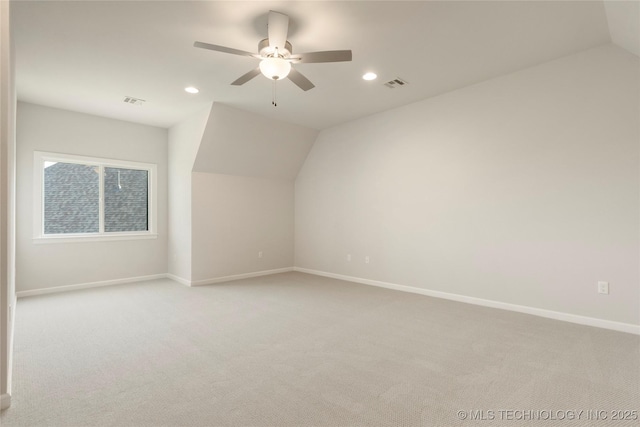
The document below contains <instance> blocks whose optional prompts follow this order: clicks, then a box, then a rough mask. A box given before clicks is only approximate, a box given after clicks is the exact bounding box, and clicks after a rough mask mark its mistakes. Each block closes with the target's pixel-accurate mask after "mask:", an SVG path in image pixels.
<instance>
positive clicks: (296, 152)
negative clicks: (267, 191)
mask: <svg viewBox="0 0 640 427" xmlns="http://www.w3.org/2000/svg"><path fill="white" fill-rule="evenodd" d="M317 134H318V131H316V130H314V129H309V128H305V127H302V126H297V125H292V124H289V123H284V122H280V121H277V120H273V119H268V118H265V117H262V116H260V115H257V114H254V113H248V112H246V111H242V110H238V109H236V108H232V107H229V106H226V105H222V104H217V103H214V104H213V106H212V108H211V113H210V114H209V121H208V122H207V126H206V128H205V131H204V135H203V137H202V142H201V143H200V148H199V149H198V155H197V157H196V161H195V163H194V165H193V171H194V172H209V173H219V174H226V175H242V176H251V177H262V178H271V179H284V180H289V181H293V180H294V179H295V177H296V176H297V175H298V171H299V170H300V167H302V164H303V163H304V160H305V159H306V158H307V154H308V153H309V150H311V146H312V145H313V142H314V141H315V139H316V136H317Z"/></svg>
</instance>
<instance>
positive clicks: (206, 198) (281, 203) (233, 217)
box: [192, 172, 294, 281]
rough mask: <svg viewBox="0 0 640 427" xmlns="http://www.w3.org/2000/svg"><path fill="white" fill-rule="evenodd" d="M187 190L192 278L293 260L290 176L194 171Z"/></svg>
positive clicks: (255, 269) (247, 270)
mask: <svg viewBox="0 0 640 427" xmlns="http://www.w3.org/2000/svg"><path fill="white" fill-rule="evenodd" d="M192 192H193V198H192V211H193V217H192V220H193V235H192V239H193V246H192V254H193V255H192V256H193V260H192V261H193V263H192V269H193V270H192V273H193V280H194V281H198V280H208V279H215V278H219V277H225V276H232V275H238V274H246V273H252V272H258V271H265V270H274V269H279V268H288V267H292V266H293V195H294V193H293V181H289V180H280V179H267V178H254V177H245V176H234V175H221V174H211V173H201V172H194V173H193V180H192ZM259 252H262V257H259V254H258V253H259Z"/></svg>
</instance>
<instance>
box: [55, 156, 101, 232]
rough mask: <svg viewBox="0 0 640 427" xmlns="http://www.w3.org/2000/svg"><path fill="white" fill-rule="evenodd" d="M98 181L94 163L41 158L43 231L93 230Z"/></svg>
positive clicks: (96, 224)
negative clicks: (54, 160)
mask: <svg viewBox="0 0 640 427" xmlns="http://www.w3.org/2000/svg"><path fill="white" fill-rule="evenodd" d="M99 185H100V177H99V176H98V167H97V166H89V165H79V164H76V163H63V162H57V163H56V162H45V165H44V233H45V234H61V233H97V232H98V231H99V230H98V227H99V215H100V199H99V198H100V190H99Z"/></svg>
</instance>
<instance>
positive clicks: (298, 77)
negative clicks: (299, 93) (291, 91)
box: [289, 67, 316, 91]
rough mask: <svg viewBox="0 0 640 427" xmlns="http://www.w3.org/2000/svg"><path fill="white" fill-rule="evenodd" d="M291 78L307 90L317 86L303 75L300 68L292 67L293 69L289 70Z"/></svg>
mask: <svg viewBox="0 0 640 427" xmlns="http://www.w3.org/2000/svg"><path fill="white" fill-rule="evenodd" d="M289 80H291V81H292V82H293V83H295V84H296V86H298V87H299V88H300V89H302V90H304V91H307V90H309V89H313V88H314V87H316V86H315V85H314V84H313V83H311V81H309V79H308V78H306V77H305V76H303V75H302V73H300V72H299V71H298V70H296V69H295V68H293V67H291V71H289Z"/></svg>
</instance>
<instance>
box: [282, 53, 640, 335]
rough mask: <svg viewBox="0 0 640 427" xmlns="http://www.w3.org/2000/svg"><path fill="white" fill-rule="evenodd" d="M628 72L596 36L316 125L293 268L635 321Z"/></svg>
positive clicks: (635, 127)
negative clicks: (482, 76)
mask: <svg viewBox="0 0 640 427" xmlns="http://www.w3.org/2000/svg"><path fill="white" fill-rule="evenodd" d="M638 76H640V64H639V59H638V57H636V56H634V55H631V54H629V53H628V52H626V51H624V50H623V49H621V48H618V47H615V46H612V45H606V46H603V47H601V48H596V49H592V50H589V51H585V52H582V53H580V54H576V55H573V56H569V57H565V58H562V59H559V60H556V61H552V62H549V63H545V64H542V65H540V66H536V67H533V68H528V69H525V70H522V71H520V72H516V73H513V74H510V75H506V76H503V77H500V78H496V79H493V80H489V81H486V82H483V83H480V84H477V85H474V86H470V87H467V88H464V89H460V90H457V91H454V92H450V93H448V94H445V95H442V96H438V97H435V98H431V99H427V100H424V101H421V102H417V103H415V104H411V105H407V106H405V107H401V108H397V109H394V110H390V111H387V112H384V113H380V114H376V115H373V116H370V117H367V118H364V119H361V120H358V121H355V122H351V123H347V124H345V125H341V126H338V127H335V128H331V129H328V130H324V131H322V132H321V133H320V135H319V136H318V139H317V140H316V143H315V145H314V147H313V148H312V150H311V152H310V154H309V156H308V157H307V160H306V163H305V164H304V166H303V168H302V170H301V172H300V174H299V175H298V178H297V180H296V196H295V197H296V198H295V213H296V217H295V245H296V266H297V267H301V268H308V269H314V270H319V271H324V272H329V273H334V274H341V275H346V276H354V277H359V278H364V279H371V280H378V281H384V282H390V283H395V284H400V285H406V286H412V287H416V288H423V289H429V290H433V291H441V292H447V293H452V294H459V295H465V296H470V297H476V298H482V299H487V300H494V301H500V302H505V303H509V304H518V305H523V306H530V307H536V308H541V309H546V310H553V311H559V312H564V313H570V314H575V315H582V316H589V317H593V318H598V319H605V320H611V321H617V322H624V323H629V324H636V325H637V324H640V309H639V303H640V286H639V283H640V277H639V274H640V268H639V259H640V243H639V234H640V233H639V227H640V226H639V223H638V218H639V217H640V200H639V196H640V180H639V174H640V166H639V161H640V155H639V154H640V152H639V148H640V147H639V143H638V142H639V140H640V134H639V132H640V122H639V120H640V105H639V99H640V85H639V83H640V79H639V77H638ZM396 90H404V89H396ZM348 254H351V256H352V260H351V261H347V255H348ZM365 257H369V259H370V263H368V264H367V263H365ZM598 281H608V282H609V283H610V294H609V295H600V294H598V293H597V292H596V289H597V286H596V284H597V282H598Z"/></svg>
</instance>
